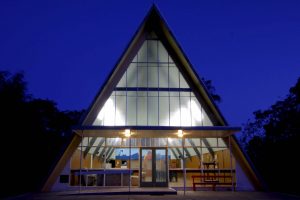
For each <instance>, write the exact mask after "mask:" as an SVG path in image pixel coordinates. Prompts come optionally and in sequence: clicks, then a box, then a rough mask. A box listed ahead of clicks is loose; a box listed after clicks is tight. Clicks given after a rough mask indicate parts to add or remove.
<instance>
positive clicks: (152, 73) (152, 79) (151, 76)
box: [148, 67, 158, 87]
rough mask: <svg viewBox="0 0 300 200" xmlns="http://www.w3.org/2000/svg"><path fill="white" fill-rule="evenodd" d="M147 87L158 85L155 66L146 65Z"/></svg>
mask: <svg viewBox="0 0 300 200" xmlns="http://www.w3.org/2000/svg"><path fill="white" fill-rule="evenodd" d="M148 87H158V68H157V67H148Z"/></svg>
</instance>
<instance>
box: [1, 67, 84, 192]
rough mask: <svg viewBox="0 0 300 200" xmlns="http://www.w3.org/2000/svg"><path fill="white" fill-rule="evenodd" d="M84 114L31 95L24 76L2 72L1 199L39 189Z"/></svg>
mask: <svg viewBox="0 0 300 200" xmlns="http://www.w3.org/2000/svg"><path fill="white" fill-rule="evenodd" d="M80 115H81V112H79V111H65V112H62V111H59V110H58V109H57V107H56V104H55V103H54V102H53V101H50V100H43V99H34V98H33V97H32V96H31V95H29V94H28V93H27V89H26V82H25V81H24V75H23V73H16V74H14V75H11V74H10V73H8V72H4V71H0V125H1V126H0V127H1V129H0V130H1V141H2V142H1V143H2V144H1V145H0V150H1V155H2V156H1V164H0V166H1V172H2V177H1V180H2V183H3V184H2V185H3V186H2V189H1V196H5V195H11V194H17V193H22V192H29V191H34V190H36V189H38V187H40V186H41V183H42V181H43V180H44V178H45V176H46V175H47V174H48V172H49V170H50V168H51V167H52V166H53V162H54V161H55V160H56V157H57V156H58V155H59V153H60V151H61V150H62V148H63V147H64V145H65V144H66V143H67V141H68V140H69V138H70V135H71V132H70V131H71V126H72V125H75V124H77V123H78V120H79V117H80Z"/></svg>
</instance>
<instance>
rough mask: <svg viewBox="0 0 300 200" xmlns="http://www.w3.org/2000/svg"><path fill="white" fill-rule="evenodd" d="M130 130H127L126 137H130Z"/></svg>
mask: <svg viewBox="0 0 300 200" xmlns="http://www.w3.org/2000/svg"><path fill="white" fill-rule="evenodd" d="M130 135H131V134H130V129H125V136H126V137H130Z"/></svg>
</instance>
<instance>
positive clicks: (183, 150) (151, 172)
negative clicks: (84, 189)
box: [70, 137, 235, 189]
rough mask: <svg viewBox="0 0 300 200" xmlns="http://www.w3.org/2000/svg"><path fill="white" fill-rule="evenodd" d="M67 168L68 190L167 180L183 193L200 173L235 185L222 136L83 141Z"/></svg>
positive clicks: (229, 157) (97, 138) (85, 138)
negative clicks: (68, 170)
mask: <svg viewBox="0 0 300 200" xmlns="http://www.w3.org/2000/svg"><path fill="white" fill-rule="evenodd" d="M70 168H71V170H70V177H71V178H70V185H71V186H129V184H131V186H132V187H135V186H136V187H138V186H141V185H140V184H142V183H143V182H144V183H151V182H153V181H155V182H156V183H160V182H165V181H166V180H167V184H168V186H169V187H173V188H176V189H182V188H183V187H184V185H185V187H187V188H192V187H193V178H192V177H193V176H199V175H200V176H205V177H207V178H209V177H217V178H218V181H219V182H220V183H224V184H227V185H228V184H230V183H231V181H233V182H235V160H234V158H233V157H232V156H231V153H230V150H229V147H228V145H227V144H226V143H225V142H224V141H223V139H222V138H184V139H182V138H131V139H129V138H104V137H84V138H83V140H82V142H81V144H80V145H79V146H78V148H77V150H76V151H75V153H74V154H73V156H72V158H71V163H70ZM228 177H232V178H228ZM184 182H185V184H184ZM210 187H211V186H210Z"/></svg>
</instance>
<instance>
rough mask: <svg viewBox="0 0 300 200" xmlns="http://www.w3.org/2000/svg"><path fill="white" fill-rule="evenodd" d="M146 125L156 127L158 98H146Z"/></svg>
mask: <svg viewBox="0 0 300 200" xmlns="http://www.w3.org/2000/svg"><path fill="white" fill-rule="evenodd" d="M148 125H150V126H158V97H148Z"/></svg>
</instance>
